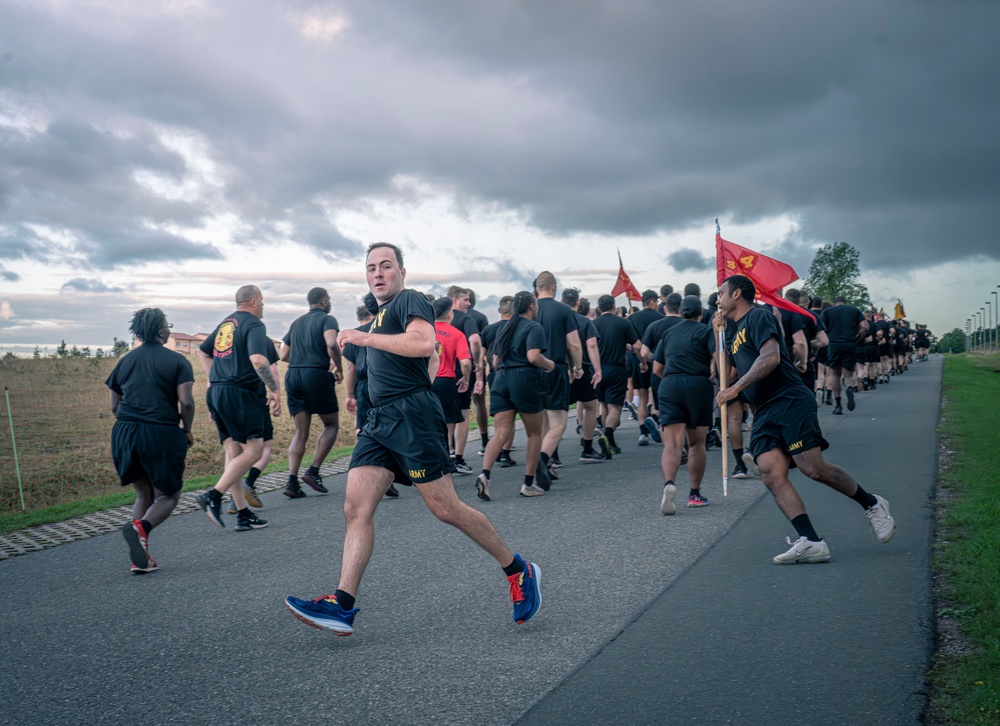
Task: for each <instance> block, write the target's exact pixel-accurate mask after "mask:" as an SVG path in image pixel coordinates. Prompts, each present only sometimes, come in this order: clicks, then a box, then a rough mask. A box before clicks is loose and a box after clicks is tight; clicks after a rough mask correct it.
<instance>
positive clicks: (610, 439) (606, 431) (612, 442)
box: [604, 429, 615, 446]
mask: <svg viewBox="0 0 1000 726" xmlns="http://www.w3.org/2000/svg"><path fill="white" fill-rule="evenodd" d="M604 435H605V436H606V437H607V439H608V443H609V444H610V445H611V446H614V445H615V430H614V429H604Z"/></svg>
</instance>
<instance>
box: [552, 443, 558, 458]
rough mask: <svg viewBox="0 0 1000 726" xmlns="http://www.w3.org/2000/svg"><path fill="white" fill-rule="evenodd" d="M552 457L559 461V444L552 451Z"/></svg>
mask: <svg viewBox="0 0 1000 726" xmlns="http://www.w3.org/2000/svg"><path fill="white" fill-rule="evenodd" d="M552 458H553V459H555V460H556V461H559V447H558V446H557V447H556V450H555V451H553V452H552Z"/></svg>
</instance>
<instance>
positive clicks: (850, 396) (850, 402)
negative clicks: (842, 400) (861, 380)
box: [847, 386, 854, 411]
mask: <svg viewBox="0 0 1000 726" xmlns="http://www.w3.org/2000/svg"><path fill="white" fill-rule="evenodd" d="M847 410H848V411H853V410H854V386H848V387H847Z"/></svg>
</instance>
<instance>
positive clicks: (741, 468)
mask: <svg viewBox="0 0 1000 726" xmlns="http://www.w3.org/2000/svg"><path fill="white" fill-rule="evenodd" d="M746 478H747V467H746V464H744V463H743V462H742V461H740V462H738V463H737V464H736V468H735V469H733V479H746Z"/></svg>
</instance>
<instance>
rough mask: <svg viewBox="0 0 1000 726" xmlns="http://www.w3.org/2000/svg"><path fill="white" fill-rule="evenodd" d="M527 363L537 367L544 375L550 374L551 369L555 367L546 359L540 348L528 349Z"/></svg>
mask: <svg viewBox="0 0 1000 726" xmlns="http://www.w3.org/2000/svg"><path fill="white" fill-rule="evenodd" d="M528 362H529V363H531V365H533V366H538V367H539V368H542V369H543V370H544V371H545V372H546V373H551V372H552V369H553V368H555V367H556V364H555V363H553V362H552V361H551V360H550V359H549V358H546V357H545V356H544V355H543V354H542V351H541V349H540V348H529V349H528Z"/></svg>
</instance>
